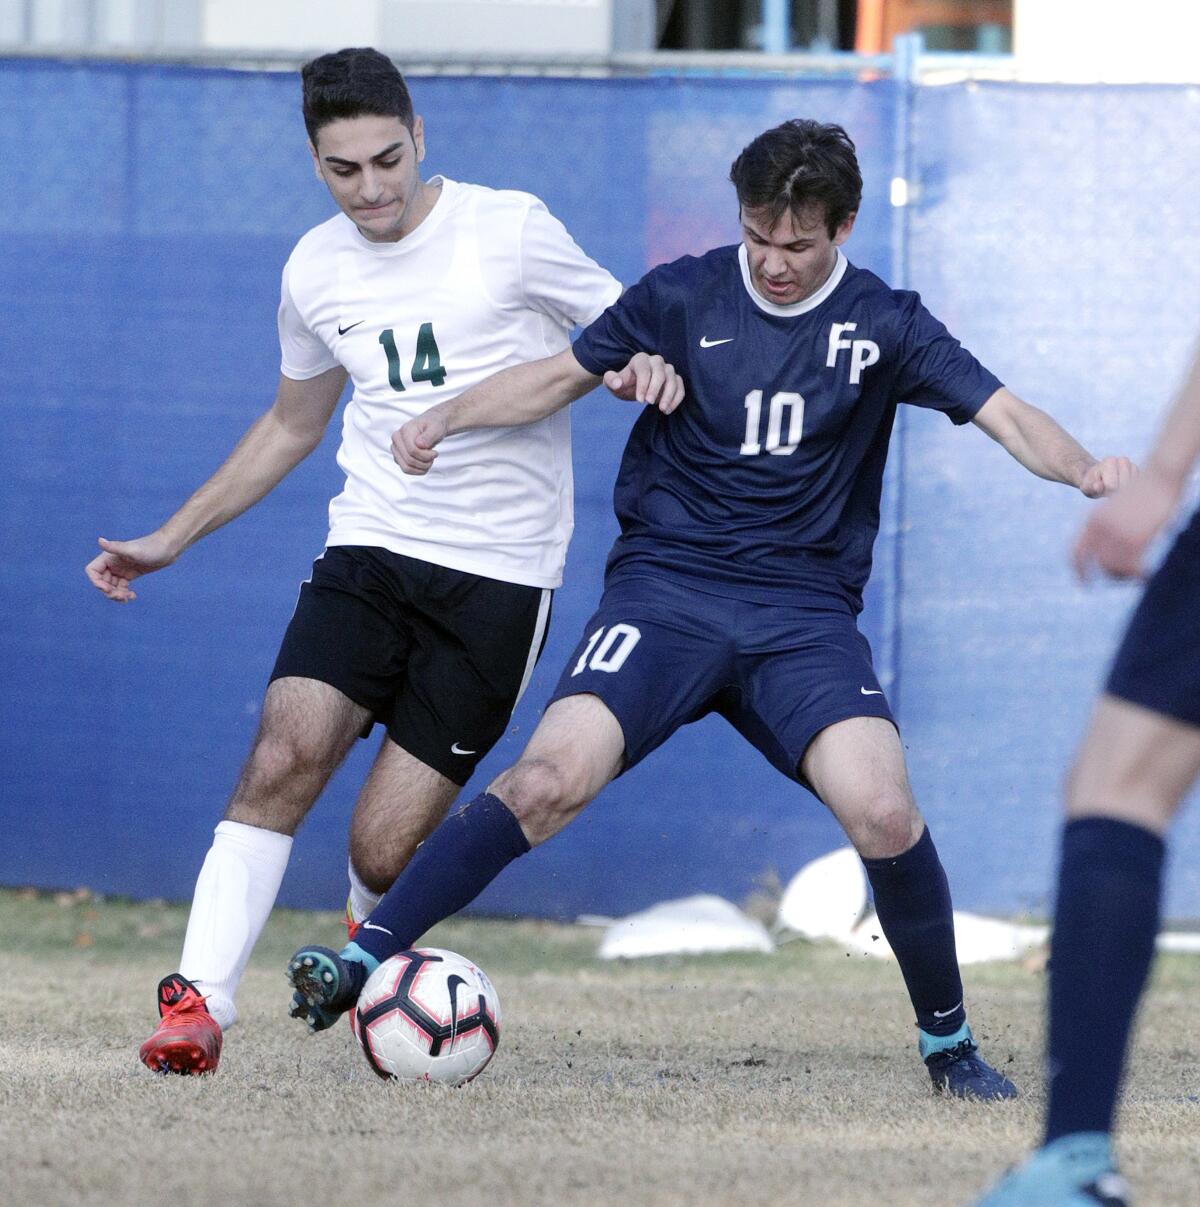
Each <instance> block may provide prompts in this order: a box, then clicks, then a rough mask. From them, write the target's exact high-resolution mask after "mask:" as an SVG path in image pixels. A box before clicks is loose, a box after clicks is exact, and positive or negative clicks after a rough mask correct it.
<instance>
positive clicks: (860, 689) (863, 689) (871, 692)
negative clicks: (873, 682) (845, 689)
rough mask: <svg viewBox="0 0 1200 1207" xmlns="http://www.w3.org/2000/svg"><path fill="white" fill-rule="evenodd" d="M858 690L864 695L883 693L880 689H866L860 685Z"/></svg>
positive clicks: (880, 694) (879, 694)
mask: <svg viewBox="0 0 1200 1207" xmlns="http://www.w3.org/2000/svg"><path fill="white" fill-rule="evenodd" d="M858 690H859V691H860V692H862V694H863V695H864V696H882V695H883V692H881V691H869V690H868V689H867V688H865V687H860V688H859V689H858Z"/></svg>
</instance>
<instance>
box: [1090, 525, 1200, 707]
mask: <svg viewBox="0 0 1200 1207" xmlns="http://www.w3.org/2000/svg"><path fill="white" fill-rule="evenodd" d="M1105 690H1106V691H1108V692H1109V693H1110V694H1111V695H1114V696H1119V697H1120V698H1121V699H1122V700H1128V701H1129V702H1130V703H1131V704H1140V705H1141V706H1142V707H1143V708H1150V709H1153V710H1154V711H1155V712H1159V713H1163V714H1164V715H1165V716H1168V717H1174V718H1175V719H1176V720H1177V721H1183V722H1185V723H1186V724H1188V725H1200V510H1198V511H1197V512H1196V514H1195V515H1194V516H1192V519H1191V521H1190V523H1189V524H1188V525H1187V527H1186V528H1184V530H1183V531H1182V532H1181V533H1180V534H1179V536H1178V537H1177V538H1176V541H1175V544H1174V545H1173V546H1172V547H1171V551H1170V553H1168V554H1167V556H1166V559H1165V560H1164V561H1163V564H1162V565H1161V566H1160V567H1159V568H1158V570H1157V571H1156V572H1155V574H1154V576H1153V578H1151V579H1150V582H1149V584H1148V585H1147V587H1146V591H1145V594H1144V595H1143V596H1142V599H1141V602H1140V603H1139V604H1138V606H1137V610H1136V611H1135V612H1134V614H1133V618H1132V619H1131V620H1130V622H1129V627H1128V628H1127V629H1126V630H1125V637H1124V639H1123V640H1122V641H1121V645H1120V648H1119V649H1118V650H1117V654H1116V657H1115V659H1114V660H1113V665H1112V670H1111V671H1109V675H1108V682H1107V683H1106V684H1105Z"/></svg>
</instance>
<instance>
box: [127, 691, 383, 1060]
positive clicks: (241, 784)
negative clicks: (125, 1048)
mask: <svg viewBox="0 0 1200 1207" xmlns="http://www.w3.org/2000/svg"><path fill="white" fill-rule="evenodd" d="M367 717H368V714H367V711H366V710H365V709H364V708H362V707H361V706H359V705H357V704H355V703H354V702H353V701H352V700H349V699H348V698H347V697H346V696H344V695H342V693H341V692H339V691H337V690H336V689H335V688H333V687H330V686H329V684H327V683H320V682H317V681H316V680H311V679H300V678H284V679H277V680H275V681H274V682H273V683H272V684H271V686H270V687H269V688H268V689H267V694H266V698H265V699H264V701H263V710H262V717H261V719H260V722H259V728H258V733H257V735H256V737H255V740H254V745H253V747H252V749H251V752H250V756H249V758H248V759H247V761H246V764H245V766H244V767H243V769H242V773H241V776H240V777H239V779H238V783H237V786H236V788H235V789H234V793H233V796H232V798H231V800H230V803H229V806H228V808H227V810H226V814H225V819H224V820H223V821H222V822H221V823H220V824H219V825H218V826H217V829H216V832H215V834H214V837H213V844H212V846H211V848H210V849H209V852H208V855H207V856H206V858H205V860H204V865H203V867H202V868H201V870H200V875H199V877H198V879H197V881H196V889H195V892H194V894H193V897H192V908H191V913H190V914H189V916H188V926H187V933H186V936H185V938H184V945H183V955H182V957H181V959H180V965H179V967H180V971H179V974H177V975H175V976H172V977H167V978H165V979H164V981H163V982H162V984H161V985H160V986H159V1015H160V1022H159V1027H158V1028H157V1029H156V1031H155V1033H154V1034H153V1035H152V1036H151V1037H150V1039H148V1040H147V1041H146V1043H145V1044H143V1045H142V1048H141V1053H140V1055H141V1059H142V1061H143V1063H144V1064H146V1065H148V1066H149V1067H150V1068H153V1069H156V1070H159V1071H167V1072H181V1073H188V1072H211V1071H212V1069H214V1068H215V1067H216V1063H217V1059H218V1058H219V1054H220V1039H221V1032H222V1031H223V1030H225V1029H227V1028H228V1027H230V1026H231V1025H232V1024H233V1022H234V1021H235V1020H236V1018H237V1011H236V1009H235V1007H234V1000H233V999H234V993H235V991H236V989H237V985H238V982H239V981H240V979H241V976H242V973H243V972H244V971H245V967H246V963H247V961H248V960H249V958H250V953H251V951H252V950H253V948H254V944H255V943H256V942H257V940H258V936H259V934H260V933H261V932H262V928H263V926H264V924H265V923H266V920H267V917H268V916H269V914H270V912H271V909H272V907H273V906H274V904H275V897H276V894H277V893H278V891H279V884H280V881H281V880H282V878H283V873H284V870H285V869H286V867H287V861H288V857H289V855H290V852H291V844H292V835H293V834H294V833H295V830H296V828H297V827H298V826H299V824H300V822H301V821H302V820H303V819H304V816H305V815H306V814H307V813H308V811H309V809H310V808H311V807H312V805H313V803H314V802H315V801H316V799H317V797H318V796H319V795H320V793H321V790H322V789H323V788H324V786H325V784H326V782H327V781H328V779H329V776H330V775H331V774H332V773H333V771H334V770H335V769H336V768H337V766H338V765H339V764H340V763H341V761H342V759H343V758H344V757H345V755H346V752H347V750H349V748H350V746H351V745H352V744H353V742H354V739H355V737H356V736H357V735H358V734H359V732H360V731H361V730H362V728H363V725H364V724H365V723H366V720H367ZM181 981H182V982H183V983H182V984H181V983H180V982H181ZM189 1035H194V1036H195V1037H196V1042H195V1043H194V1044H192V1045H191V1046H189V1044H188V1042H187V1041H188V1036H189Z"/></svg>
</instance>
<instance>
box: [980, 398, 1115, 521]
mask: <svg viewBox="0 0 1200 1207" xmlns="http://www.w3.org/2000/svg"><path fill="white" fill-rule="evenodd" d="M974 422H975V424H976V426H978V427H979V428H980V429H982V430H983V431H984V432H986V433H987V434H988V435H989V436H991V438H992V439H993V440H995V441H996V443H997V444H999V445H1001V446H1002V447H1003V448H1005V449H1007V450H1008V452H1009V453H1010V454H1011V455H1012V456H1013V457H1015V458H1016V460H1018V461H1019V462H1020V463H1021V464H1022V465H1023V466H1025V468H1026V469H1027V470H1029V472H1030V473H1032V474H1036V475H1037V476H1038V477H1039V478H1045V479H1046V480H1047V481H1048V482H1063V483H1065V484H1066V485H1067V486H1074V487H1076V488H1077V489H1079V490H1080V491H1082V492H1083V493H1084V494H1085V495H1087V497H1088V498H1089V499H1098V498H1100V497H1101V496H1102V495H1110V494H1112V493H1114V492H1115V491H1117V490H1119V489H1120V488H1121V487H1122V486H1124V485H1125V484H1126V483H1127V482H1128V481H1129V480H1130V479H1131V478H1132V477H1133V475H1134V473H1135V472H1136V470H1135V469H1134V466H1133V462H1132V461H1130V460H1129V458H1128V457H1102V458H1099V459H1097V458H1096V457H1093V456H1092V454H1091V453H1089V452H1088V451H1087V449H1085V448H1084V447H1083V445H1082V444H1080V443H1079V441H1078V440H1076V439H1075V437H1074V436H1072V435H1071V433H1070V432H1068V431H1066V430H1065V429H1064V428H1063V427H1061V426H1060V425H1059V424H1057V423H1056V422H1055V421H1054V420H1053V419H1051V418H1050V416H1049V415H1047V414H1046V412H1045V411H1040V410H1038V408H1037V407H1035V406H1030V405H1029V403H1027V402H1023V401H1022V400H1021V399H1020V398H1018V397H1017V396H1016V395H1015V394H1014V393H1013V392H1012V391H1011V390H1007V389H1005V388H1004V387H1003V386H1001V388H1000V389H998V390H997V391H996V392H995V393H994V394H993V395H992V396H991V398H989V399H988V400H987V402H985V403H984V404H983V406H982V407H980V409H979V411H978V412H977V414H976V415H975V419H974Z"/></svg>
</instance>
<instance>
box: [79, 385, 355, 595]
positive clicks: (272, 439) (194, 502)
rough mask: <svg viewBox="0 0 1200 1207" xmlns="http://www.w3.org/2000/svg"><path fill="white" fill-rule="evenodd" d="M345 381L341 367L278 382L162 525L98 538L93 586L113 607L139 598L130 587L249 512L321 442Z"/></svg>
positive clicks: (92, 563)
mask: <svg viewBox="0 0 1200 1207" xmlns="http://www.w3.org/2000/svg"><path fill="white" fill-rule="evenodd" d="M345 384H346V374H345V371H344V370H343V369H340V368H338V369H330V370H329V371H328V372H327V373H322V374H320V375H319V376H318V377H313V378H310V379H309V380H308V381H293V380H292V379H291V378H288V377H280V379H279V389H278V390H277V391H276V394H275V401H274V403H272V405H271V407H270V409H269V410H267V411H266V412H265V413H264V414H262V415H261V416H259V418H258V419H257V420H255V422H254V423H253V424H252V425H251V426H250V427H249V429H248V430H247V431H246V434H245V435H244V436H243V437H242V438H241V440H239V441H238V443H237V446H236V447H235V448H234V450H233V452H232V453H230V454H229V456H228V457H227V458H226V460H225V463H224V464H223V465H222V466H221V467H220V469H218V470H217V472H216V473H215V474H213V476H212V477H211V478H209V479H208V481H207V482H205V483H204V485H203V486H201V487H200V489H199V490H197V491H196V492H195V494H193V495H192V496H191V498H189V499H188V501H187V502H186V503H184V505H183V506H182V507H181V508H180V509H179V510H178V511H177V512H175V514H174V515H173V516H171V518H170V519H169V520H167V522H166V523H165V524H163V526H162V527H161V528H159V529H157V530H156V531H155V532H152V533H150V534H149V535H147V536H143V537H139V538H138V539H136V540H132V541H110V540H108V539H107V538H105V537H100V538H99V541H100V549H101V552H100V553H99V554H98V555H97V556H96V557H95V558H93V559H92V560H91V561H90V562H89V563H88V564H87V566H86V567H85V573H86V574H87V576H88V578H89V579H90V580H91V583H92V585H93V586H94V587H95V588H96V589H97V590H98V591H100V592H101V593H102V594H103V595H105V596H106V597H107V598H109V599H111V600H113V601H114V602H116V603H129V602H130V601H131V600H133V599H136V598H137V595H136V594H135V592H134V591H132V590H131V589H130V583H132V582H133V580H134V579H136V578H139V577H141V576H142V575H144V574H150V573H151V572H152V571H154V570H161V569H163V568H164V567H165V566H169V565H170V564H171V563H172V562H173V561H175V559H176V558H177V557H179V555H180V554H181V553H183V552H184V551H185V550H186V549H187V548H188V547H189V546H191V545H194V544H195V543H196V542H197V541H198V540H199V539H200V538H201V537H202V536H206V535H207V534H208V533H210V532H212V531H213V530H214V529H216V528H220V527H221V525H222V524H227V523H229V521H230V520H232V519H234V518H235V517H236V516H239V515H241V514H242V512H243V511H245V510H246V509H247V508H249V507H252V506H253V505H254V504H255V503H257V502H258V501H259V499H261V498H262V497H263V496H264V495H265V494H267V493H268V492H269V491H270V490H271V489H272V488H274V487H275V486H277V485H278V484H279V482H280V481H282V479H283V478H284V477H285V476H286V475H287V474H288V473H289V472H290V471H291V470H292V469H294V468H295V467H296V466H297V465H298V464H299V463H300V462H301V461H303V460H304V458H305V457H307V456H308V454H309V453H311V452H312V451H313V449H314V448H316V447H317V445H318V444H320V443H321V436H322V434H323V432H324V431H325V427H326V425H327V424H328V423H329V417H330V415H332V414H333V408H334V407H335V406H337V400H338V398H339V397H340V396H341V393H342V387H343V386H344V385H345Z"/></svg>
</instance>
